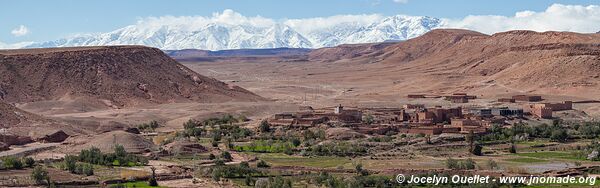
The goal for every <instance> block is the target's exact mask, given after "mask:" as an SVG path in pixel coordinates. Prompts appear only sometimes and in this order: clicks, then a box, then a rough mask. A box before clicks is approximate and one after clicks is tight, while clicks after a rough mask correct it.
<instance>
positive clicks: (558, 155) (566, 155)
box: [514, 151, 585, 161]
mask: <svg viewBox="0 0 600 188" xmlns="http://www.w3.org/2000/svg"><path fill="white" fill-rule="evenodd" d="M514 155H516V156H521V157H533V158H539V159H565V160H575V161H581V160H585V158H583V157H581V156H578V155H577V154H576V153H571V152H558V151H542V152H532V153H517V154H514Z"/></svg>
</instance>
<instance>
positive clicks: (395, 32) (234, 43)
mask: <svg viewBox="0 0 600 188" xmlns="http://www.w3.org/2000/svg"><path fill="white" fill-rule="evenodd" d="M359 18H360V19H359ZM441 26H442V22H441V21H440V19H437V18H431V17H421V16H404V15H396V16H390V17H383V16H379V15H362V16H361V17H357V16H354V15H348V16H333V17H329V18H310V19H298V20H287V21H282V22H276V21H273V20H271V19H268V18H263V17H260V16H257V17H245V16H242V15H241V14H239V13H237V12H234V11H232V10H225V11H223V12H222V13H215V14H213V15H212V17H173V16H165V17H158V18H157V17H151V18H146V19H143V20H140V21H138V22H137V23H136V24H134V25H129V26H126V27H123V28H120V29H117V30H114V31H112V32H108V33H98V34H87V35H79V36H73V37H68V38H63V39H58V40H54V41H46V42H39V43H33V44H29V45H26V46H25V47H26V48H34V47H35V48H39V47H67V46H98V45H119V44H132V45H133V44H137V45H146V46H152V47H157V48H160V49H163V50H179V49H203V50H226V49H257V48H281V47H287V48H320V47H330V46H336V45H340V44H354V43H371V42H384V41H389V40H407V39H410V38H414V37H417V36H419V35H422V34H424V33H426V32H428V31H430V30H432V29H434V28H437V27H441ZM5 46H6V45H5Z"/></svg>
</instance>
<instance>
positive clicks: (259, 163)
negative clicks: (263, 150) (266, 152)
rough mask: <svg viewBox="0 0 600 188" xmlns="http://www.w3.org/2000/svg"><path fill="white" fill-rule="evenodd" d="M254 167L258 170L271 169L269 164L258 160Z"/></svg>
mask: <svg viewBox="0 0 600 188" xmlns="http://www.w3.org/2000/svg"><path fill="white" fill-rule="evenodd" d="M256 167H258V168H269V167H271V166H270V165H269V164H267V162H265V161H263V160H260V161H258V163H256Z"/></svg>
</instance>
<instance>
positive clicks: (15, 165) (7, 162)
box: [2, 157, 23, 169]
mask: <svg viewBox="0 0 600 188" xmlns="http://www.w3.org/2000/svg"><path fill="white" fill-rule="evenodd" d="M2 161H3V162H4V168H6V169H21V168H23V163H22V162H21V160H19V159H17V158H15V157H4V158H3V159H2Z"/></svg>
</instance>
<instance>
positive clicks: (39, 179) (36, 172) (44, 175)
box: [31, 165, 50, 184]
mask: <svg viewBox="0 0 600 188" xmlns="http://www.w3.org/2000/svg"><path fill="white" fill-rule="evenodd" d="M31 178H32V179H33V180H35V182H36V183H38V184H41V183H43V182H44V180H49V178H48V171H47V170H46V169H45V168H44V167H42V166H39V165H38V166H36V167H34V168H33V171H31ZM47 183H48V184H50V182H47Z"/></svg>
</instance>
